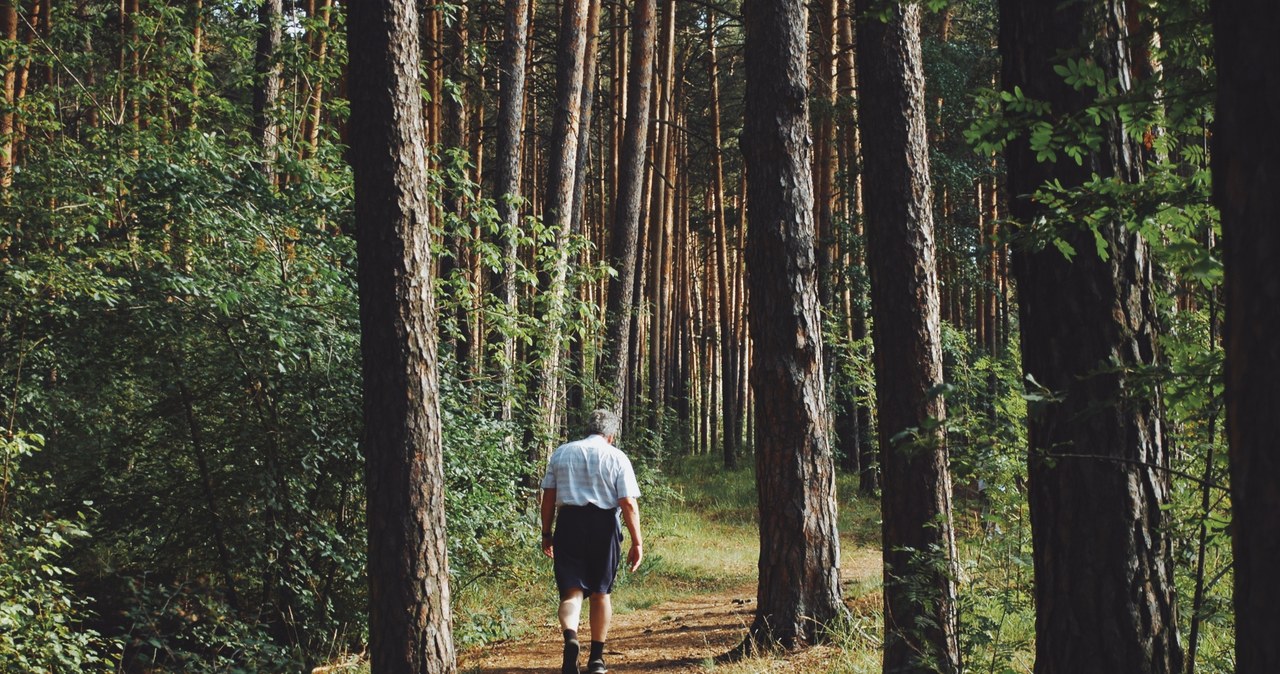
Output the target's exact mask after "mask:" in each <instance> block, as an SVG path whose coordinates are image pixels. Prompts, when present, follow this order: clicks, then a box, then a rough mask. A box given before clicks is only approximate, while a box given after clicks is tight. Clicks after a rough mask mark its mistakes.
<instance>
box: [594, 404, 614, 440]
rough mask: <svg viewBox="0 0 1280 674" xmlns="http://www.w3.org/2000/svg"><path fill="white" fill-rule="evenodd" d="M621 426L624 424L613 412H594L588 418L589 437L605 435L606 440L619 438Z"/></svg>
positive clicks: (604, 410)
mask: <svg viewBox="0 0 1280 674" xmlns="http://www.w3.org/2000/svg"><path fill="white" fill-rule="evenodd" d="M620 426H622V422H620V421H618V415H616V414H614V413H613V411H612V410H606V409H598V410H592V411H591V416H589V417H587V434H588V435H603V436H604V437H606V438H616V437H618V429H619V427H620Z"/></svg>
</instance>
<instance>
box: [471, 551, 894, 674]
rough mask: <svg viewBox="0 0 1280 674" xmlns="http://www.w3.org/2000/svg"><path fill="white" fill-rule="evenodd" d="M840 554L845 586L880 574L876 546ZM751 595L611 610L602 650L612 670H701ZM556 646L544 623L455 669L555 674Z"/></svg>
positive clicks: (742, 626) (792, 665) (727, 638)
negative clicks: (534, 633) (535, 632)
mask: <svg viewBox="0 0 1280 674" xmlns="http://www.w3.org/2000/svg"><path fill="white" fill-rule="evenodd" d="M842 557H843V560H842V564H841V576H842V578H843V579H844V580H845V582H846V583H847V584H851V583H856V582H865V581H866V580H868V579H871V578H875V577H878V576H879V574H880V553H879V551H878V550H865V549H864V550H852V551H848V552H846V553H844V554H843V555H842ZM755 593H756V588H755V586H754V585H750V586H746V587H739V588H734V589H732V590H730V591H727V592H717V593H711V594H704V595H696V596H690V597H686V598H682V599H676V600H674V601H670V602H666V603H664V604H660V605H657V606H653V607H650V608H647V609H641V610H638V611H634V612H631V613H625V614H615V615H614V618H613V626H612V628H611V629H610V634H609V642H608V645H607V646H606V649H605V661H606V662H607V663H608V664H609V671H610V674H625V673H627V672H705V671H706V670H707V666H708V665H710V663H711V659H712V658H714V657H716V656H718V655H721V654H724V653H726V652H728V651H730V650H731V649H733V648H734V647H735V646H737V645H738V644H740V643H741V642H742V640H743V637H744V635H745V633H746V629H747V627H748V626H749V625H750V624H751V620H752V618H753V616H754V611H755ZM846 595H848V593H847V592H846ZM860 601H861V600H860ZM584 617H585V615H584ZM582 636H583V637H584V639H583V651H584V653H583V657H582V658H581V660H580V664H581V666H583V667H585V666H586V653H585V651H586V646H587V643H586V640H587V639H588V638H589V637H587V634H586V624H585V623H584V624H583V633H582ZM561 644H562V642H561V637H560V633H559V630H554V629H552V628H548V629H547V630H546V633H545V634H541V635H539V636H538V637H536V638H533V639H527V640H523V641H516V642H507V643H500V644H490V645H489V646H486V647H484V648H480V649H475V650H472V651H468V652H466V653H463V654H462V655H461V657H460V658H459V663H458V664H459V671H461V672H463V673H465V674H559V671H560V649H561ZM831 655H832V654H831V652H830V647H818V648H811V649H807V650H805V651H801V652H798V653H795V654H793V655H791V656H789V657H786V658H782V659H777V660H769V661H762V662H761V667H762V669H761V671H770V672H780V673H781V672H801V671H804V672H812V671H814V670H815V665H819V664H820V663H821V662H822V661H823V660H826V659H828V658H830V656H831ZM766 662H767V664H766Z"/></svg>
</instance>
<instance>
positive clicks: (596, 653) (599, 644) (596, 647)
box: [588, 641, 604, 660]
mask: <svg viewBox="0 0 1280 674" xmlns="http://www.w3.org/2000/svg"><path fill="white" fill-rule="evenodd" d="M603 659H604V642H603V641H593V642H591V657H590V658H588V660H603Z"/></svg>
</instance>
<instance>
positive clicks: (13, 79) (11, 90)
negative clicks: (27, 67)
mask: <svg viewBox="0 0 1280 674" xmlns="http://www.w3.org/2000/svg"><path fill="white" fill-rule="evenodd" d="M17 2H18V0H0V37H2V38H3V39H4V40H6V41H7V42H9V43H10V44H16V43H17V42H18V7H17V4H16V3H17ZM17 64H18V60H17V53H16V52H15V51H8V53H7V54H6V55H5V58H4V62H3V63H0V69H3V70H4V110H3V111H0V190H8V188H9V186H10V185H11V184H12V183H13V164H14V159H13V154H14V142H13V140H14V120H15V114H14V107H15V104H16V103H17V100H16V96H15V94H16V84H17V74H18V70H17Z"/></svg>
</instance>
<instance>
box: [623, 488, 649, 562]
mask: <svg viewBox="0 0 1280 674" xmlns="http://www.w3.org/2000/svg"><path fill="white" fill-rule="evenodd" d="M618 505H619V506H620V507H621V508H622V523H623V524H625V525H627V532H628V533H630V534H631V549H630V550H628V551H627V567H628V568H629V569H630V570H631V571H633V572H634V571H635V570H636V569H638V568H640V560H642V559H644V539H643V538H642V537H641V536H640V504H638V503H636V500H635V499H634V498H631V497H627V498H621V499H618Z"/></svg>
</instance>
